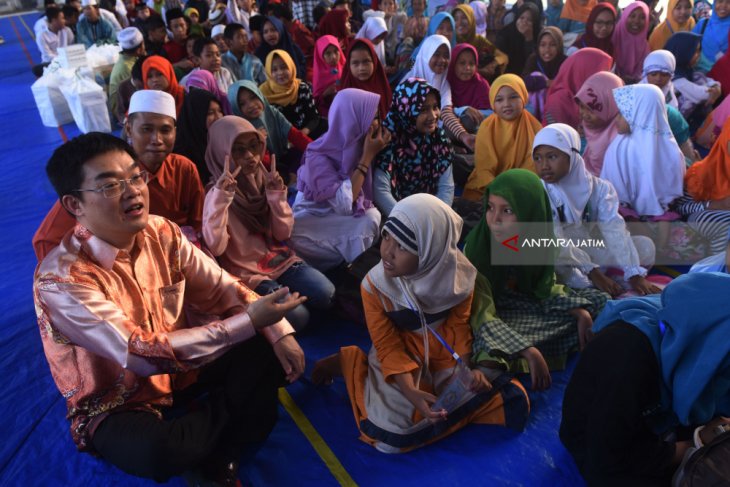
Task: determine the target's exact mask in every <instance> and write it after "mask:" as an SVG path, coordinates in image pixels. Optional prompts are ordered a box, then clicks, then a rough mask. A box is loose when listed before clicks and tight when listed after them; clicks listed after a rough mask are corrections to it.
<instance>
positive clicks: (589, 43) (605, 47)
mask: <svg viewBox="0 0 730 487" xmlns="http://www.w3.org/2000/svg"><path fill="white" fill-rule="evenodd" d="M606 10H608V11H609V12H611V13H612V14H613V19H614V21H615V22H616V24H615V25H614V27H613V29H614V31H615V30H616V25H617V24H618V19H617V18H616V17H617V16H616V9H615V8H613V5H611V4H610V3H607V2H602V3H599V4H598V5H596V6H595V7H593V10H591V14H590V15H589V16H588V21H587V22H586V31H585V33H584V34H583V35H582V36H580V37H579V38H578V39H576V40H575V43H574V44H573V47H577V48H578V49H582V48H584V47H595V48H596V49H600V50H601V51H603V52H605V53H606V54H608V55H609V56H613V41H612V40H611V38H612V37H613V32H612V33H611V35H610V36H608V37H606V38H605V39H599V38H598V37H596V34H594V33H593V24H594V23H595V22H596V17H598V15H599V14H600V13H601V12H604V11H606Z"/></svg>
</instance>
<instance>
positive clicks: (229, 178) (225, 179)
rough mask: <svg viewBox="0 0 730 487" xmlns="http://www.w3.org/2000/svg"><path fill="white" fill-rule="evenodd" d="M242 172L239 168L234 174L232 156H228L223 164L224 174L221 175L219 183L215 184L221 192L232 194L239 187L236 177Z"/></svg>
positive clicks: (239, 167)
mask: <svg viewBox="0 0 730 487" xmlns="http://www.w3.org/2000/svg"><path fill="white" fill-rule="evenodd" d="M240 172H241V166H238V167H237V168H236V169H235V170H234V171H233V172H231V156H230V155H226V159H225V161H224V162H223V172H222V173H221V175H220V177H219V178H218V181H216V182H215V187H216V188H218V189H220V190H221V191H226V192H231V191H234V190H235V189H236V186H238V181H236V176H238V173H240Z"/></svg>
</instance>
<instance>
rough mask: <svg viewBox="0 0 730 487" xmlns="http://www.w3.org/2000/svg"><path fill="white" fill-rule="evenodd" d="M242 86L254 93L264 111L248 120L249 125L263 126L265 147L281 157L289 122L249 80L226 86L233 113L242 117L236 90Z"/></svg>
mask: <svg viewBox="0 0 730 487" xmlns="http://www.w3.org/2000/svg"><path fill="white" fill-rule="evenodd" d="M242 88H245V89H247V90H248V91H250V92H251V93H253V94H254V95H256V96H257V97H258V98H259V99H260V100H261V103H263V104H264V111H263V113H262V114H261V116H260V117H259V118H257V119H254V120H249V122H251V125H253V126H254V127H256V128H257V129H258V128H261V127H263V128H265V129H266V132H268V134H269V135H268V137H266V148H267V149H268V150H269V152H271V153H273V154H276V156H277V157H281V156H282V155H284V154H285V153H286V151H287V140H288V137H289V131H290V130H291V123H289V121H288V120H287V119H286V117H284V115H282V113H281V112H280V111H279V110H277V109H276V108H274V107H272V106H271V105H269V102H268V101H266V98H265V97H264V95H263V94H262V93H261V90H259V87H258V86H256V83H254V82H253V81H250V80H241V81H236V82H235V83H233V84H232V85H231V86H230V87H228V101H229V102H230V104H231V109H232V110H233V114H234V115H238V116H239V117H243V114H242V113H241V110H239V108H238V92H239V91H241V89H242Z"/></svg>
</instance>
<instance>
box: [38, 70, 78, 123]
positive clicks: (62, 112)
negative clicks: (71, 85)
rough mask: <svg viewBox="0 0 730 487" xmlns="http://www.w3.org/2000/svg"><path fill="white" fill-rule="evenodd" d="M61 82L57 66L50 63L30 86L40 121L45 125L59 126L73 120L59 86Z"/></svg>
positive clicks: (61, 75) (61, 74)
mask: <svg viewBox="0 0 730 487" xmlns="http://www.w3.org/2000/svg"><path fill="white" fill-rule="evenodd" d="M61 84H63V73H62V72H61V70H60V69H59V68H58V66H54V65H51V66H49V67H48V68H46V69H45V71H44V73H43V76H41V77H40V78H38V80H37V81H36V82H35V83H33V85H31V87H30V90H31V91H32V92H33V98H34V99H35V105H36V107H37V108H38V113H39V114H40V116H41V121H42V122H43V125H45V126H46V127H59V126H61V125H64V124H67V123H71V122H72V121H73V115H72V114H71V110H70V108H69V106H68V103H67V102H66V98H64V96H63V93H61V90H60V88H59V87H60V86H61Z"/></svg>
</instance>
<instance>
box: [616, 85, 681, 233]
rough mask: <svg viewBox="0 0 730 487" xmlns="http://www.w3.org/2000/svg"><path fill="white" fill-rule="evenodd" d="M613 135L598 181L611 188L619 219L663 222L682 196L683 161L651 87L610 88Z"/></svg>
mask: <svg viewBox="0 0 730 487" xmlns="http://www.w3.org/2000/svg"><path fill="white" fill-rule="evenodd" d="M613 97H614V99H615V100H616V105H617V106H618V109H619V115H617V117H616V127H617V129H618V133H619V135H617V136H616V138H615V139H613V142H611V145H609V146H608V149H606V155H605V158H604V163H603V169H602V171H601V178H603V179H606V180H608V181H609V182H611V184H613V186H614V188H616V193H617V194H618V199H619V202H620V203H621V206H622V207H621V209H620V211H621V214H622V215H623V216H624V217H631V218H635V219H639V218H642V217H644V218H642V219H648V220H652V221H662V220H663V221H669V220H676V219H678V218H679V215H677V214H676V213H674V212H671V211H669V204H670V203H671V202H672V201H674V200H675V199H677V198H679V197H680V196H682V188H683V179H684V173H685V170H686V166H685V162H684V156H683V155H682V152H681V151H680V149H679V146H678V145H677V141H676V140H675V138H674V136H673V135H672V131H671V129H670V127H669V121H668V119H667V109H666V105H665V103H664V94H663V93H662V91H661V90H660V89H659V88H657V87H656V86H654V85H650V84H639V85H631V86H624V87H621V88H615V89H614V90H613Z"/></svg>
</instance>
